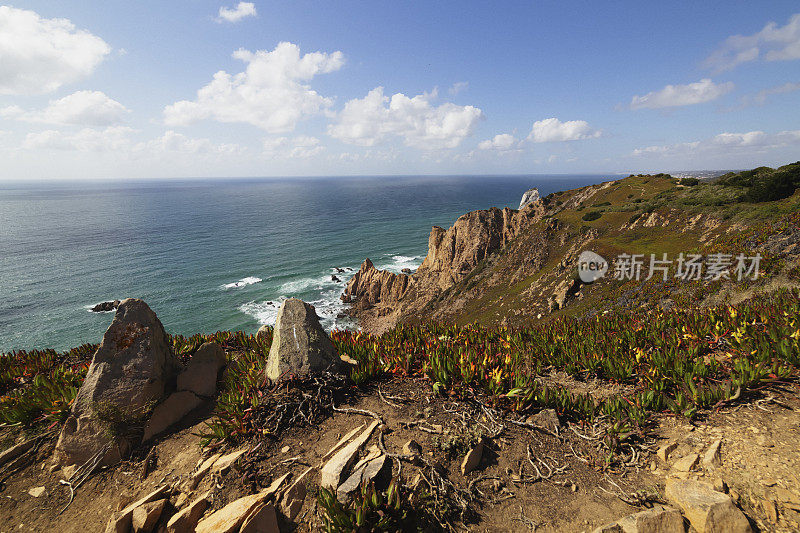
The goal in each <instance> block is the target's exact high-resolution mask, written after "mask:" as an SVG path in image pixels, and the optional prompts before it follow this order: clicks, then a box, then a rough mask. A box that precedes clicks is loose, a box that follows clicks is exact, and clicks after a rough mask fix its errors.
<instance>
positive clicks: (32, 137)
mask: <svg viewBox="0 0 800 533" xmlns="http://www.w3.org/2000/svg"><path fill="white" fill-rule="evenodd" d="M133 131H134V130H133V129H131V128H129V127H126V126H112V127H109V128H105V129H93V128H84V129H82V130H80V131H78V132H77V133H72V134H65V133H64V132H61V131H56V130H45V131H41V132H35V133H29V134H28V135H27V136H26V137H25V140H24V141H23V142H22V147H23V148H24V149H26V150H71V151H77V152H111V151H126V150H128V149H130V147H131V139H130V134H131V133H132V132H133Z"/></svg>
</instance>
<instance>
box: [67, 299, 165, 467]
mask: <svg viewBox="0 0 800 533" xmlns="http://www.w3.org/2000/svg"><path fill="white" fill-rule="evenodd" d="M179 369H180V362H179V361H178V360H177V359H176V358H175V355H174V353H173V351H172V344H171V343H170V341H169V338H168V337H167V334H166V332H165V331H164V326H162V325H161V321H160V320H158V317H157V316H156V314H155V313H154V312H153V311H152V310H151V309H150V308H149V307H148V306H147V304H146V303H144V302H143V301H142V300H137V299H133V298H129V299H127V300H124V301H123V302H121V303H120V304H119V307H118V308H117V312H116V314H115V315H114V320H113V321H112V322H111V325H110V326H109V327H108V329H107V330H106V332H105V334H104V335H103V340H102V342H101V343H100V347H99V348H98V349H97V351H96V352H95V354H94V357H93V358H92V363H91V365H90V366H89V370H88V372H87V374H86V379H85V380H84V382H83V384H82V385H81V388H80V389H79V390H78V394H77V396H76V397H75V400H74V402H73V404H72V409H71V411H70V415H69V417H68V418H67V420H66V422H65V423H64V426H63V428H62V430H61V434H60V436H59V439H58V443H57V444H56V450H55V453H56V457H57V459H58V461H59V463H60V464H61V465H71V464H83V463H85V462H86V461H87V460H89V459H90V458H91V457H93V456H94V455H95V454H97V453H99V452H101V451H102V450H104V449H106V447H107V446H109V445H110V448H109V449H108V450H107V451H106V452H105V454H104V455H103V458H102V460H101V463H102V464H104V465H110V464H114V463H116V462H119V461H120V460H121V458H122V457H123V456H124V455H125V454H127V452H128V450H129V449H130V447H131V445H132V444H135V443H133V442H130V441H129V439H128V438H126V437H123V436H115V437H112V436H111V434H113V433H112V432H109V431H108V429H109V426H111V425H114V424H125V425H127V426H135V425H136V424H139V423H143V421H144V420H143V419H144V417H145V416H146V415H147V410H148V409H149V408H150V406H151V405H152V404H153V403H155V402H158V401H159V400H161V398H162V397H163V395H164V389H165V386H166V384H167V382H169V381H170V380H171V379H173V378H174V376H175V375H176V374H177V372H178V370H179Z"/></svg>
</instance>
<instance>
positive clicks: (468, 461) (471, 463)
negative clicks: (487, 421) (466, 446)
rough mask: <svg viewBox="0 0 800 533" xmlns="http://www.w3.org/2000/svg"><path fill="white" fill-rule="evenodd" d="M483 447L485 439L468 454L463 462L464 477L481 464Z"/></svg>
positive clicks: (462, 471)
mask: <svg viewBox="0 0 800 533" xmlns="http://www.w3.org/2000/svg"><path fill="white" fill-rule="evenodd" d="M483 446H484V444H483V439H480V440H479V441H478V444H476V445H475V446H474V447H473V448H472V449H471V450H470V451H469V452H467V455H466V456H465V457H464V460H463V461H462V462H461V474H462V475H465V476H466V475H467V474H469V473H470V472H472V471H473V470H475V469H476V468H478V465H479V464H480V463H481V457H483Z"/></svg>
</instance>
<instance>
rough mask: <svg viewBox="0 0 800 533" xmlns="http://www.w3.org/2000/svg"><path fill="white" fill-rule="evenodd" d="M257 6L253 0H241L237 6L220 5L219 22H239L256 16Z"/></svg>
mask: <svg viewBox="0 0 800 533" xmlns="http://www.w3.org/2000/svg"><path fill="white" fill-rule="evenodd" d="M257 14H258V13H256V6H255V4H253V3H252V2H239V3H238V4H237V5H236V7H225V6H223V7H220V8H219V18H217V22H239V21H240V20H242V19H244V18H247V17H255V16H256V15H257Z"/></svg>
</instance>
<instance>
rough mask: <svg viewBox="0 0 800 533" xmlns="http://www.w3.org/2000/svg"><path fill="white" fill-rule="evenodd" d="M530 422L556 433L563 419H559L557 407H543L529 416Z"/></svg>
mask: <svg viewBox="0 0 800 533" xmlns="http://www.w3.org/2000/svg"><path fill="white" fill-rule="evenodd" d="M528 422H530V423H531V424H533V425H535V426H538V427H540V428H542V429H546V430H547V431H549V432H550V433H556V434H557V433H558V428H560V427H561V421H560V420H559V419H558V413H556V410H555V409H542V410H541V411H539V412H538V413H536V414H535V415H533V416H531V417H529V418H528Z"/></svg>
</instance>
